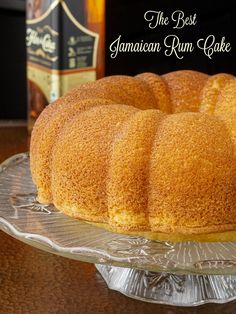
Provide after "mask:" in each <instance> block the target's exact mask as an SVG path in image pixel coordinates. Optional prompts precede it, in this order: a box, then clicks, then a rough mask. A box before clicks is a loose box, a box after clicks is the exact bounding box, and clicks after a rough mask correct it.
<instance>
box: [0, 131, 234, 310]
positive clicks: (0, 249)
mask: <svg viewBox="0 0 236 314" xmlns="http://www.w3.org/2000/svg"><path fill="white" fill-rule="evenodd" d="M27 143H28V139H27V131H26V128H24V127H8V128H0V162H2V161H3V160H4V159H6V158H7V157H9V156H11V155H13V154H16V153H19V152H24V151H27ZM0 313H1V314H2V313H3V314H10V313H14V314H18V313H24V314H26V313H36V314H38V313H39V314H40V313H43V314H46V313H58V314H60V313H69V314H73V313H79V314H83V313H86V314H87V313H88V314H89V313H91V314H99V313H106V314H110V313H117V314H125V313H129V314H133V313H135V314H139V313H142V314H145V313H146V314H149V313H163V314H176V313H177V314H187V313H190V314H193V313H194V314H204V313H207V314H209V313H210V314H216V313H217V314H224V313H225V314H226V313H227V314H235V313H236V303H231V304H226V305H213V304H211V305H204V306H201V307H195V308H181V307H172V306H161V305H156V304H148V303H144V302H140V301H136V300H132V299H129V298H127V297H125V296H123V295H121V294H120V293H118V292H115V291H112V290H109V289H108V288H107V286H106V284H105V283H104V281H103V280H102V278H101V277H100V275H99V274H98V273H97V272H96V270H95V267H94V265H92V264H87V263H81V262H77V261H74V260H69V259H66V258H63V257H60V256H56V255H53V254H49V253H46V252H44V251H40V250H38V249H35V248H33V247H31V246H29V245H26V244H24V243H21V242H20V241H18V240H15V239H14V238H11V237H10V236H8V235H6V234H5V233H3V232H1V231H0Z"/></svg>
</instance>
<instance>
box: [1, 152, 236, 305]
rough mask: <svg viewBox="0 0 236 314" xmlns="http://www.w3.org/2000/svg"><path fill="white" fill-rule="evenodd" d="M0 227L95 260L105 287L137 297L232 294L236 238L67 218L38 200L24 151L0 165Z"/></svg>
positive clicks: (181, 300) (202, 299)
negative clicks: (132, 231)
mask: <svg viewBox="0 0 236 314" xmlns="http://www.w3.org/2000/svg"><path fill="white" fill-rule="evenodd" d="M0 229H2V230H3V231H5V232H7V233H8V234H10V235H11V236H13V237H15V238H17V239H19V240H21V241H24V242H26V243H28V244H30V245H32V246H34V247H37V248H40V249H43V250H46V251H49V252H52V253H55V254H59V255H62V256H65V257H68V258H73V259H76V260H80V261H85V262H91V263H95V264H100V265H97V268H98V270H99V271H100V272H101V274H102V276H103V277H104V279H105V280H106V282H107V284H108V285H109V287H110V288H112V289H116V290H119V291H121V292H123V293H124V294H126V295H129V296H131V297H134V298H138V299H140V300H145V301H149V302H156V303H167V304H175V305H187V306H189V305H199V304H202V303H206V302H218V303H222V302H226V301H229V300H233V299H234V298H235V295H236V291H235V288H234V287H236V276H235V275H236V242H225V243H224V242H215V243H214V242H211V243H210V242H209V243H200V242H182V243H172V242H167V241H151V240H148V239H145V238H142V237H134V236H126V235H120V234H115V233H111V232H109V231H106V230H103V229H101V228H98V227H95V226H93V225H90V224H87V223H85V222H82V221H78V220H75V219H73V218H70V217H68V216H66V215H64V214H62V213H60V212H58V211H57V210H56V208H55V207H54V206H52V205H42V204H39V203H38V202H37V200H36V189H35V186H34V184H33V182H32V179H31V174H30V169H29V157H28V154H27V153H24V154H18V155H15V156H13V157H11V158H9V159H8V160H6V161H5V162H4V163H2V165H1V166H0ZM101 264H103V265H101ZM121 267H122V268H121ZM193 288H194V289H193ZM190 289H191V291H192V292H191V293H190Z"/></svg>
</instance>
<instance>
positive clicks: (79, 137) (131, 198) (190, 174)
mask: <svg viewBox="0 0 236 314" xmlns="http://www.w3.org/2000/svg"><path fill="white" fill-rule="evenodd" d="M30 163H31V172H32V178H33V181H34V183H35V185H36V187H37V191H38V200H39V202H42V203H53V204H54V205H55V206H56V207H57V208H58V209H59V210H60V211H62V212H64V213H65V214H68V215H70V216H72V217H75V218H78V219H82V220H85V221H87V222H90V223H96V224H99V226H102V227H104V228H108V229H109V230H112V231H114V232H122V233H127V234H130V233H131V234H133V233H134V234H140V235H144V236H148V237H151V238H157V239H169V240H176V241H178V240H186V239H187V240H191V239H193V240H203V241H214V240H216V241H217V240H221V241H222V240H232V239H233V237H234V239H236V236H235V235H236V78H234V76H232V75H229V74H224V73H221V74H216V75H213V76H208V75H206V74H203V73H200V72H196V71H189V70H185V71H176V72H171V73H168V74H165V75H162V76H159V75H157V74H153V73H142V74H139V75H137V76H135V77H131V76H121V75H116V76H110V77H105V78H103V79H100V80H98V81H96V82H90V83H85V84H82V85H80V86H79V87H78V88H76V89H74V90H72V91H71V92H69V93H68V94H66V95H65V96H63V97H61V98H60V99H58V100H57V101H55V102H54V103H52V104H50V105H49V106H47V107H46V109H45V110H44V111H43V112H42V114H41V115H40V117H39V118H38V120H37V121H36V124H35V126H34V128H33V132H32V137H31V146H30Z"/></svg>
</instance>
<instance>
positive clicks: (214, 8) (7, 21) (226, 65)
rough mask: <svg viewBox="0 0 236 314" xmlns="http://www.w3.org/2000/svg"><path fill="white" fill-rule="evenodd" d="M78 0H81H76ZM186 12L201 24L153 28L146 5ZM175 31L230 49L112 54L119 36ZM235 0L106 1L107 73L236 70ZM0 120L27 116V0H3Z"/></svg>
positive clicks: (148, 37) (158, 38) (156, 36)
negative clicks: (179, 56) (209, 39)
mask: <svg viewBox="0 0 236 314" xmlns="http://www.w3.org/2000/svg"><path fill="white" fill-rule="evenodd" d="M75 1H76V0H75ZM177 9H178V10H183V11H184V13H185V15H186V16H187V15H188V14H194V13H197V25H196V26H186V27H184V28H183V29H179V30H173V29H172V26H173V25H172V24H171V25H170V26H158V27H157V28H155V29H153V30H151V29H150V28H149V27H148V22H147V21H145V20H144V17H143V15H144V13H145V12H146V11H147V10H156V11H164V13H165V15H167V16H170V15H171V13H172V12H173V11H175V10H177ZM169 34H176V35H178V36H179V38H180V39H182V41H184V42H196V40H197V39H199V38H205V37H207V36H208V35H209V34H213V35H215V36H216V39H217V40H220V38H221V37H222V36H225V37H226V41H227V42H230V43H231V47H232V48H231V51H230V52H229V53H215V54H214V55H213V56H212V59H209V58H208V57H206V56H205V55H204V54H203V52H202V51H200V50H199V49H195V51H194V52H192V53H189V54H184V58H183V59H181V60H179V59H177V58H176V57H175V56H171V57H166V56H164V54H163V52H162V53H119V54H118V56H117V57H116V58H115V59H111V58H110V51H109V46H110V44H111V43H112V42H113V41H114V40H115V39H116V38H117V37H118V36H119V35H121V36H122V41H124V42H136V41H140V40H141V39H143V40H144V41H147V42H149V41H150V42H162V41H163V39H164V37H165V36H167V35H169ZM235 59H236V1H189V0H180V1H171V0H169V1H167V0H160V1H158V0H156V1H152V0H146V1H144V0H126V1H125V0H119V1H116V0H107V4H106V75H112V74H129V75H134V74H137V73H140V72H144V71H151V72H156V73H159V74H162V73H165V72H169V71H173V70H179V69H192V70H198V71H203V72H206V73H209V74H214V73H217V72H228V73H232V74H234V75H236V60H235ZM0 68H1V75H0V80H1V81H0V93H1V97H0V119H26V116H27V104H26V54H25V0H0Z"/></svg>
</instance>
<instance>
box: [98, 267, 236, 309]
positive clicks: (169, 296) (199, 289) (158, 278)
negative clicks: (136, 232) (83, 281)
mask: <svg viewBox="0 0 236 314" xmlns="http://www.w3.org/2000/svg"><path fill="white" fill-rule="evenodd" d="M95 266H96V268H97V270H98V271H99V273H100V274H101V275H102V277H103V279H104V280H105V282H106V283H107V285H108V287H109V288H110V289H113V290H116V291H119V292H121V293H123V294H125V295H126V296H128V297H130V298H134V299H138V300H141V301H146V302H151V303H157V304H168V305H175V306H197V305H202V304H205V303H226V302H230V301H233V300H235V299H236V276H231V275H225V276H222V275H174V274H170V273H164V272H163V273H155V272H150V271H145V270H138V269H132V268H124V267H115V266H108V265H99V264H96V265H95Z"/></svg>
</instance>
